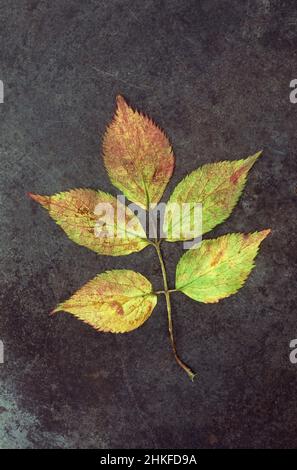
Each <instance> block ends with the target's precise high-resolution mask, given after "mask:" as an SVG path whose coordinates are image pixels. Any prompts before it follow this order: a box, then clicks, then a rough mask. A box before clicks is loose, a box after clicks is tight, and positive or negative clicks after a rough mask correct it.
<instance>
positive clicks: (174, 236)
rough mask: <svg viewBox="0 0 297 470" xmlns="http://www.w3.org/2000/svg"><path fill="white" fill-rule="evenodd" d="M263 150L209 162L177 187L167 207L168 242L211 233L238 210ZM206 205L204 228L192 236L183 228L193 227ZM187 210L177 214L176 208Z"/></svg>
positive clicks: (165, 222)
mask: <svg viewBox="0 0 297 470" xmlns="http://www.w3.org/2000/svg"><path fill="white" fill-rule="evenodd" d="M260 154H261V152H258V153H256V154H255V155H253V156H251V157H248V158H246V159H243V160H235V161H223V162H218V163H209V164H206V165H203V166H201V167H200V168H198V169H197V170H194V171H193V172H192V173H191V174H190V175H188V176H186V177H185V178H184V179H183V180H182V181H181V182H180V183H179V184H178V185H177V186H176V188H175V189H174V191H173V193H172V195H171V197H170V199H169V201H168V204H167V206H166V211H165V218H164V227H163V230H164V233H165V234H166V240H167V241H170V242H172V241H177V240H189V239H191V238H196V237H198V236H199V235H202V234H204V233H207V232H209V231H210V230H212V229H213V228H214V227H216V226H217V225H218V224H220V223H222V222H223V221H224V220H225V219H226V218H227V217H229V215H230V214H231V212H232V210H233V209H234V207H235V205H236V203H237V201H238V199H239V197H240V195H241V193H242V190H243V188H244V186H245V183H246V178H247V174H248V172H249V170H250V169H251V167H252V166H253V164H254V163H255V161H256V160H257V159H258V157H259V156H260ZM198 203H199V204H201V205H202V227H201V226H200V225H199V224H197V229H196V232H195V230H192V231H191V232H190V236H189V235H188V232H187V231H183V230H182V228H183V227H188V226H191V223H192V218H193V211H194V208H195V205H196V204H198ZM183 204H186V206H185V209H183V210H180V212H179V213H177V210H176V207H180V208H181V209H182V207H183Z"/></svg>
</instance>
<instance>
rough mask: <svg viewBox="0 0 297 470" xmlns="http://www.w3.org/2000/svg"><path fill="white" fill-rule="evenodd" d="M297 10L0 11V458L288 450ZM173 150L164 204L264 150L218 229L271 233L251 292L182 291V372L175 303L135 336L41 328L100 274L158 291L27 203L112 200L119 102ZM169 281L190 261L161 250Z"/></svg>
mask: <svg viewBox="0 0 297 470" xmlns="http://www.w3.org/2000/svg"><path fill="white" fill-rule="evenodd" d="M296 24H297V9H296V1H295V0H291V1H290V0H286V1H276V0H255V1H253V2H246V1H228V0H208V1H206V0H205V1H198V0H196V1H195V0H185V1H183V2H181V1H178V0H171V1H152V0H146V1H143V0H135V1H123V0H105V1H104V0H103V1H99V0H84V1H83V2H81V1H79V0H76V1H74V0H51V1H49V0H39V1H37V0H30V1H21V0H10V1H9V2H8V1H3V0H2V1H1V2H0V35H1V47H0V58H1V59H0V61H1V67H0V78H1V79H2V80H3V82H4V85H5V102H4V104H1V105H0V114H1V120H0V127H1V139H0V150H1V153H0V155H1V157H0V158H1V165H0V176H1V200H0V204H1V223H2V225H1V232H0V241H1V242H0V249H1V269H0V280H1V309H0V328H1V330H0V338H1V339H2V340H3V342H4V345H5V364H4V365H0V374H1V403H0V437H1V439H0V447H2V448H7V447H13V448H32V447H33V448H38V447H42V448H43V447H50V448H52V447H62V448H69V447H71V448H72V447H82V448H116V447H119V448H145V447H153V448H165V447H169V448H205V447H206V448H208V447H213V448H222V447H224V448H229V447H249V448H253V447H295V446H296V431H297V429H296V428H297V409H296V389H297V380H296V377H297V375H296V374H297V366H296V365H292V364H291V363H290V361H289V351H290V350H289V342H290V340H292V339H294V338H295V337H297V325H296V317H297V313H296V271H297V269H296V259H297V258H296V233H295V232H296V186H297V168H296V166H297V164H296V144H297V139H296V126H297V124H296V123H297V120H296V117H297V114H296V113H297V104H296V105H294V104H292V103H290V101H289V93H290V88H289V83H290V81H291V80H292V79H294V78H297V77H296V50H297V34H296ZM118 93H121V94H123V95H124V96H125V97H126V99H127V100H128V101H129V102H130V103H131V104H133V105H134V106H135V107H137V108H138V109H140V110H143V111H145V112H146V113H148V114H149V115H150V116H152V117H153V118H154V119H155V121H156V122H157V123H158V124H159V125H160V126H162V127H163V128H164V129H165V130H166V132H167V134H168V135H169V137H170V139H171V142H172V144H173V147H174V151H175V154H176V170H175V173H174V177H173V178H172V181H171V183H170V185H169V187H168V189H167V191H166V194H165V197H164V199H165V200H166V198H167V197H168V195H169V194H170V192H171V190H172V189H173V188H174V186H175V185H176V183H177V182H178V181H179V180H180V179H181V178H182V177H184V176H185V175H186V174H187V173H188V172H190V171H192V170H193V169H195V168H197V167H198V166H199V165H201V164H203V163H206V162H215V161H219V160H222V159H234V158H240V157H245V156H248V155H251V154H253V153H254V152H256V151H257V150H259V149H264V154H263V157H262V158H261V159H260V160H259V162H258V163H257V164H256V166H255V167H254V169H253V170H252V171H251V174H250V178H249V181H248V184H247V187H246V190H245V192H244V195H243V197H242V199H241V201H240V203H239V204H238V206H237V208H236V210H235V211H234V213H233V215H232V216H231V217H230V218H229V219H228V221H227V222H226V223H224V224H223V225H221V226H219V227H218V228H217V229H216V230H215V231H213V232H212V233H211V235H208V237H209V236H211V237H214V236H217V235H219V234H223V233H227V232H229V231H251V230H256V229H263V228H267V227H271V228H272V235H271V236H270V237H269V238H268V239H267V240H266V241H265V242H264V243H263V245H262V249H261V253H260V255H259V256H258V258H257V267H256V269H255V270H254V272H253V273H252V275H251V276H250V278H249V280H248V282H247V284H246V285H245V287H244V288H243V289H242V290H241V291H240V292H239V293H238V294H237V295H236V296H233V297H231V298H229V299H226V300H224V301H221V302H220V303H219V304H217V305H204V304H198V303H196V302H194V301H192V300H191V299H188V298H186V297H182V295H181V294H177V295H176V296H175V297H174V299H173V315H174V322H175V329H176V336H177V343H178V350H179V352H180V354H181V356H182V357H183V358H184V360H186V361H188V363H189V364H190V365H191V366H192V367H193V368H194V369H195V370H197V371H198V372H199V379H198V380H197V381H196V382H195V383H194V384H193V383H191V382H190V381H189V379H188V378H187V376H186V375H185V374H184V373H183V372H182V371H181V370H180V369H179V368H178V366H177V365H176V363H175V362H174V359H173V356H172V352H171V349H170V344H169V341H168V335H167V319H166V311H165V303H164V299H160V302H159V304H158V306H157V308H156V309H155V311H154V312H153V315H152V316H151V318H150V319H149V320H148V321H147V322H146V323H145V325H144V326H143V327H142V328H140V329H139V330H136V331H134V332H132V333H130V334H127V335H122V336H121V335H118V336H117V335H112V334H99V333H97V332H96V331H94V330H92V329H91V328H90V327H88V326H86V325H84V324H83V323H81V322H79V321H77V320H75V319H74V318H73V317H71V316H70V315H68V314H66V313H61V314H59V315H57V316H56V317H50V316H49V315H48V313H49V312H50V311H51V310H52V308H53V307H54V306H55V305H56V304H57V303H58V302H59V301H61V300H65V299H66V298H67V297H68V296H70V295H71V294H72V293H73V292H74V291H75V290H76V289H78V288H79V287H80V286H81V285H83V284H84V283H85V282H86V281H88V280H89V279H91V278H92V277H93V276H95V274H96V273H99V272H102V271H104V270H106V269H112V268H132V269H134V270H139V271H140V272H141V273H143V274H144V275H146V276H147V277H149V278H150V279H152V281H153V284H154V286H155V287H156V288H160V287H161V277H160V271H159V266H158V262H157V259H156V256H155V253H154V252H153V250H152V249H151V248H147V249H145V250H144V251H143V252H141V253H138V254H135V255H129V256H127V257H121V258H112V257H103V256H97V255H96V254H94V253H92V252H91V251H88V250H87V249H85V248H82V247H79V246H78V245H75V244H74V243H72V242H71V241H70V240H68V239H67V237H66V236H65V235H64V233H63V232H62V231H61V230H60V229H59V228H58V227H57V226H56V225H55V223H54V222H53V221H52V220H51V219H50V218H49V217H48V215H47V214H46V212H45V211H43V210H42V209H41V208H40V207H39V206H38V205H37V204H36V203H34V202H33V201H31V200H29V199H28V198H27V197H26V192H27V191H32V192H38V193H41V194H53V193H55V192H57V191H62V190H66V189H70V188H75V187H90V188H101V189H103V190H105V191H109V192H111V193H112V194H116V190H115V189H114V188H113V187H112V185H111V184H110V182H109V180H108V178H107V175H106V172H105V170H104V168H103V164H102V159H101V156H100V151H101V149H100V146H101V138H102V135H103V132H104V129H105V127H106V125H107V123H108V122H109V121H110V119H111V117H112V114H113V111H114V105H115V96H116V94H118ZM164 252H165V256H166V259H167V266H168V270H169V277H170V284H171V286H173V282H174V271H175V265H176V263H177V261H178V259H179V257H180V255H181V254H182V247H181V246H179V245H173V244H165V245H164Z"/></svg>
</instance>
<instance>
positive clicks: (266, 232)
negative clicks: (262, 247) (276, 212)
mask: <svg viewBox="0 0 297 470" xmlns="http://www.w3.org/2000/svg"><path fill="white" fill-rule="evenodd" d="M270 233H271V228H267V229H265V230H261V232H259V234H260V235H261V240H264V239H265V238H266V237H268V235H269V234H270Z"/></svg>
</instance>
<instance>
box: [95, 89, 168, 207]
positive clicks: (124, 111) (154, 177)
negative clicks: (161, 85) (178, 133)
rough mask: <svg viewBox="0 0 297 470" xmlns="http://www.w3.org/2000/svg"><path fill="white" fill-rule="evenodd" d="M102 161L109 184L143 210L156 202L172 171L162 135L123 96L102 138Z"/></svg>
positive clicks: (166, 145) (165, 140)
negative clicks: (109, 180)
mask: <svg viewBox="0 0 297 470" xmlns="http://www.w3.org/2000/svg"><path fill="white" fill-rule="evenodd" d="M103 158H104V164H105V167H106V169H107V172H108V174H109V177H110V179H111V182H112V184H113V185H114V186H115V187H116V188H118V189H119V190H120V191H122V192H123V193H124V195H125V196H126V197H127V198H128V199H129V200H130V201H132V202H134V203H136V204H138V205H139V206H140V207H142V208H144V209H149V207H150V206H154V205H155V204H156V203H158V202H159V200H160V199H161V197H162V195H163V192H164V190H165V188H166V186H167V183H168V181H169V180H170V177H171V175H172V172H173V168H174V156H173V152H172V148H171V145H170V143H169V141H168V139H167V137H166V136H165V134H164V133H163V132H162V131H161V130H160V129H159V128H158V127H157V126H156V125H155V124H154V123H153V121H152V120H151V119H149V118H148V117H146V116H144V115H143V114H141V113H139V112H137V111H134V110H133V109H132V108H130V106H128V104H127V103H126V101H125V100H124V98H123V97H122V96H118V97H117V109H116V114H115V116H114V119H113V121H112V122H111V124H110V125H109V127H108V128H107V131H106V133H105V135H104V139H103Z"/></svg>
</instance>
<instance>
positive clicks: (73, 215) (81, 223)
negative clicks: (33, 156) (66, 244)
mask: <svg viewBox="0 0 297 470" xmlns="http://www.w3.org/2000/svg"><path fill="white" fill-rule="evenodd" d="M29 196H30V197H31V198H32V199H34V200H35V201H37V202H39V203H40V204H41V205H42V206H43V207H44V208H45V209H47V210H48V212H49V214H50V216H51V217H52V218H53V219H54V220H55V221H56V222H57V224H58V225H60V227H61V228H62V229H63V230H64V232H65V233H66V234H67V235H68V237H69V238H70V239H71V240H73V241H74V242H76V243H78V244H79V245H82V246H85V247H87V248H89V249H90V250H93V251H95V252H96V253H99V254H101V255H112V256H119V255H128V254H129V253H133V252H137V251H140V250H142V249H143V248H145V247H146V246H147V245H148V244H149V241H148V240H147V238H146V234H145V231H144V229H143V227H142V225H141V223H140V221H139V220H138V218H137V217H136V216H135V215H134V213H133V212H132V211H131V210H130V209H128V208H127V207H125V206H124V205H123V204H122V203H120V202H119V201H118V200H117V199H116V198H115V197H113V196H111V195H110V194H107V193H104V192H103V191H94V190H92V189H73V190H71V191H67V192H62V193H58V194H54V195H53V196H40V195H38V194H32V193H29ZM105 207H106V208H107V210H105V209H104V208H105Z"/></svg>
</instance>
